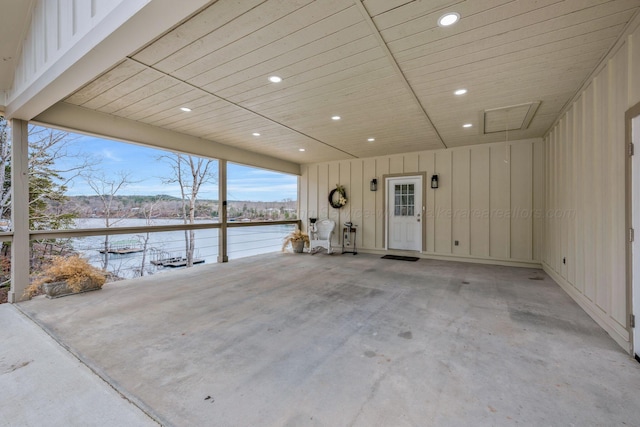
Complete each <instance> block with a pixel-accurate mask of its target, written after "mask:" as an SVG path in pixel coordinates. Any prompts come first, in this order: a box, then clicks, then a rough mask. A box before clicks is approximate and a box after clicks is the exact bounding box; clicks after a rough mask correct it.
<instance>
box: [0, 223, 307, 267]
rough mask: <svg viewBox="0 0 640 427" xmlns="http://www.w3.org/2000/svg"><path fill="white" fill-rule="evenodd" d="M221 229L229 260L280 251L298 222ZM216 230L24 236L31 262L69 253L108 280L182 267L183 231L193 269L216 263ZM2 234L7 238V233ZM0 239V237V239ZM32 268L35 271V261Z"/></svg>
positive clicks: (190, 227) (179, 227)
mask: <svg viewBox="0 0 640 427" xmlns="http://www.w3.org/2000/svg"><path fill="white" fill-rule="evenodd" d="M226 226H227V227H226V228H227V248H228V249H227V252H228V254H229V258H231V259H233V258H241V257H243V256H250V255H257V254H262V253H267V252H275V251H278V250H280V248H281V247H282V241H283V239H284V237H285V236H286V235H287V234H288V233H290V232H291V231H293V229H294V227H295V226H298V227H300V221H299V220H286V221H261V222H229V223H227V224H226ZM220 228H222V224H220V223H199V224H173V225H157V226H153V225H152V226H137V227H113V228H83V229H71V230H47V231H35V230H34V231H31V232H30V239H31V240H32V241H35V242H41V243H39V244H38V245H32V246H34V247H37V251H39V253H38V254H33V253H32V260H33V259H37V258H38V256H40V255H44V256H47V255H48V256H50V255H57V254H61V253H60V252H62V255H64V254H65V253H70V252H74V253H79V254H80V255H81V256H83V257H84V258H87V259H88V260H89V262H90V263H91V264H93V265H95V266H97V267H100V268H106V269H107V271H109V272H110V273H112V276H113V277H114V278H116V277H118V278H133V277H138V276H141V275H148V274H156V273H160V272H162V271H168V270H171V269H173V268H175V267H178V268H179V267H183V266H184V264H185V261H186V250H185V239H184V234H183V232H184V231H193V232H194V243H195V250H194V254H193V257H194V259H195V262H194V265H198V264H202V263H212V262H216V261H217V258H218V252H219V251H218V248H219V243H218V242H219V240H218V235H219V233H216V232H212V231H214V230H216V229H220ZM3 234H6V235H8V236H11V233H3ZM105 236H113V237H111V238H110V239H108V240H109V241H108V242H107V243H106V246H105V240H104V238H105ZM3 237H4V236H2V234H0V239H1V238H3ZM65 239H68V242H69V245H62V246H60V245H53V244H51V243H48V242H49V241H51V240H55V241H56V242H61V241H64V240H65ZM123 239H125V240H123ZM7 240H10V239H7ZM5 241H6V240H5ZM125 243H126V244H125ZM35 266H36V268H37V262H36V263H35Z"/></svg>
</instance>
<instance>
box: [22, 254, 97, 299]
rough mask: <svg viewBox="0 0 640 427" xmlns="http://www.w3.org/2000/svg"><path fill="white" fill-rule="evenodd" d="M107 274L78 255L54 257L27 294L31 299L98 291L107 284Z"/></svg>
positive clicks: (28, 289)
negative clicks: (36, 296) (43, 294)
mask: <svg viewBox="0 0 640 427" xmlns="http://www.w3.org/2000/svg"><path fill="white" fill-rule="evenodd" d="M106 280H107V278H106V276H105V274H104V273H103V272H102V271H101V270H100V269H98V268H96V267H94V266H92V265H91V264H89V263H88V262H87V260H85V259H84V258H80V257H79V256H78V255H73V256H67V257H64V256H58V257H54V258H53V259H52V261H51V264H50V265H49V266H48V267H47V268H46V269H45V270H44V271H43V272H42V273H40V274H39V275H38V277H37V278H36V280H34V281H33V282H32V283H31V285H29V287H27V290H26V293H27V295H29V297H32V296H34V295H37V294H38V293H42V292H44V293H45V294H46V295H47V297H49V298H58V297H62V296H66V295H70V294H75V293H80V292H87V291H93V290H98V289H101V288H102V285H104V283H105V282H106Z"/></svg>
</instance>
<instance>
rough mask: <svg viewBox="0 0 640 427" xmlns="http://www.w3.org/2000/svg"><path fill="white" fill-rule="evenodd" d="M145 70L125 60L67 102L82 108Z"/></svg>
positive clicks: (81, 89)
mask: <svg viewBox="0 0 640 427" xmlns="http://www.w3.org/2000/svg"><path fill="white" fill-rule="evenodd" d="M144 70H146V67H145V66H144V65H142V64H139V63H137V62H136V61H132V60H130V59H125V60H123V61H122V62H121V63H120V64H118V65H116V66H115V67H114V68H112V69H111V70H109V71H108V72H106V73H104V74H102V75H101V76H99V77H97V78H96V79H95V80H93V81H92V82H91V83H88V84H87V85H85V86H84V87H82V88H80V89H79V90H77V91H76V92H75V93H73V94H72V95H71V96H69V97H67V99H65V101H66V102H69V103H71V104H74V105H81V106H82V105H84V104H85V103H87V102H89V101H90V100H92V99H93V98H95V97H96V96H98V95H100V94H102V93H104V92H105V91H107V90H109V89H111V88H113V87H114V86H116V85H118V84H120V83H122V82H124V81H125V80H127V79H130V78H131V77H133V76H135V75H136V74H139V73H141V72H142V71H144Z"/></svg>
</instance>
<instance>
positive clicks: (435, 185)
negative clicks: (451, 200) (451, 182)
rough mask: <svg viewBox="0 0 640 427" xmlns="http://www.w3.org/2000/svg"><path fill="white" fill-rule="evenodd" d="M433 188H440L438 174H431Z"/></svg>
mask: <svg viewBox="0 0 640 427" xmlns="http://www.w3.org/2000/svg"><path fill="white" fill-rule="evenodd" d="M431 188H438V175H432V176H431Z"/></svg>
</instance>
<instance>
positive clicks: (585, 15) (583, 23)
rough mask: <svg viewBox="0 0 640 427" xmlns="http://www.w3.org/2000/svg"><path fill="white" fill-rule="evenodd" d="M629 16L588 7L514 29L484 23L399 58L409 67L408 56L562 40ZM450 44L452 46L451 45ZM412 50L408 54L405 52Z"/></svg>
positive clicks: (434, 58) (429, 57) (441, 56)
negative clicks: (489, 32) (480, 26)
mask: <svg viewBox="0 0 640 427" xmlns="http://www.w3.org/2000/svg"><path fill="white" fill-rule="evenodd" d="M629 18H630V14H629V11H628V10H623V11H617V12H616V13H608V12H607V11H606V10H600V9H599V8H590V9H587V10H584V11H580V12H576V13H574V14H570V15H564V16H562V17H559V18H556V19H552V20H547V21H545V22H541V23H538V24H536V25H528V26H524V25H523V24H524V22H526V21H524V22H523V23H522V24H520V25H518V26H517V27H515V28H514V29H510V30H508V31H506V30H505V31H501V30H502V28H501V27H500V26H495V28H494V26H487V27H485V28H483V33H482V34H479V33H478V32H468V33H464V34H463V35H464V37H462V35H461V37H459V39H458V40H454V37H452V38H450V39H448V40H446V43H445V42H444V41H443V42H442V43H431V44H429V45H428V47H427V46H425V49H419V50H418V49H416V50H413V51H405V52H403V53H400V52H398V53H397V57H398V59H399V60H400V61H401V62H402V63H403V64H405V66H406V67H407V68H410V67H411V65H410V62H409V61H410V60H411V59H419V58H423V59H424V60H426V61H428V62H438V61H442V60H446V59H449V58H451V57H453V56H454V55H458V56H460V55H461V54H465V55H466V54H468V53H469V52H476V53H477V54H481V53H482V52H487V55H488V54H489V53H490V52H491V50H501V49H509V47H510V46H518V45H519V44H521V43H526V42H527V40H528V42H529V43H530V42H531V41H535V42H536V43H537V44H538V45H541V44H544V43H549V42H551V41H558V40H564V39H567V38H573V37H576V36H579V35H583V34H587V33H590V32H592V31H596V30H598V29H604V28H609V27H613V26H617V25H621V24H622V25H624V24H626V22H627V21H628V19H629ZM489 30H491V31H492V33H493V34H495V35H493V36H488V37H487V36H486V33H484V31H489ZM452 47H455V49H454V48H452ZM409 52H410V53H411V55H409V54H408V53H409Z"/></svg>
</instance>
